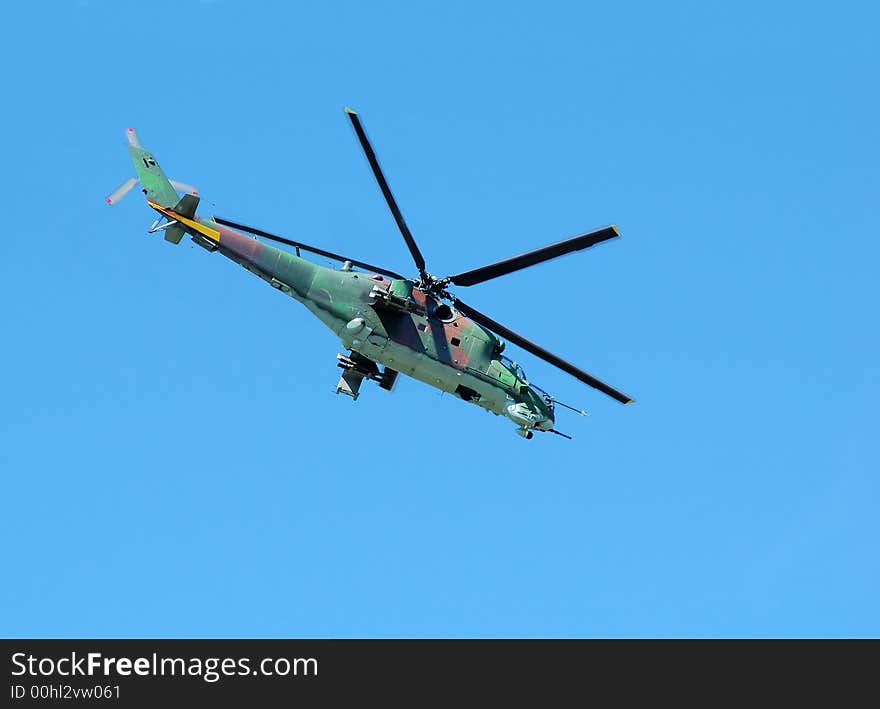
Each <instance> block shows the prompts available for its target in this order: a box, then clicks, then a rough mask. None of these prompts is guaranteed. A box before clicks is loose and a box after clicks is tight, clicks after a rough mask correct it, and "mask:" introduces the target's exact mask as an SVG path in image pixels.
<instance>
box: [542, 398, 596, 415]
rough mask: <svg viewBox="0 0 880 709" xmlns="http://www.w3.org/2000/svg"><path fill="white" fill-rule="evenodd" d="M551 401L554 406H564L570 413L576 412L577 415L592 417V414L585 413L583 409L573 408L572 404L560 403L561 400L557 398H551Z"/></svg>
mask: <svg viewBox="0 0 880 709" xmlns="http://www.w3.org/2000/svg"><path fill="white" fill-rule="evenodd" d="M550 400H551V401H552V402H553V403H554V404H559V405H560V406H564V407H565V408H566V409H569V410H570V411H574V412H575V413H576V414H580V415H581V416H589V415H590V414H588V413H587V412H586V411H584V410H583V409H578V408H576V407H574V406H571V405H570V404H566V403H565V402H563V401H560V400H559V399H557V398H556V397H555V396H551V397H550Z"/></svg>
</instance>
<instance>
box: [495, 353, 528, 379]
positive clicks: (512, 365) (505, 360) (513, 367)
mask: <svg viewBox="0 0 880 709" xmlns="http://www.w3.org/2000/svg"><path fill="white" fill-rule="evenodd" d="M498 359H500V360H501V363H502V364H503V365H504V366H505V367H507V368H508V369H509V370H510V371H511V372H513V376H515V377H516V378H517V379H519V380H520V381H521V382H528V381H529V380H528V378H527V377H526V373H525V371H524V370H523V368H522V367H520V366H519V365H518V364H517V363H516V362H514V361H513V360H512V359H510V357H507V356H505V355H501V356H500V357H499V358H498Z"/></svg>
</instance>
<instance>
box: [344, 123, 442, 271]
mask: <svg viewBox="0 0 880 709" xmlns="http://www.w3.org/2000/svg"><path fill="white" fill-rule="evenodd" d="M345 113H346V114H347V115H348V117H349V118H350V119H351V124H352V125H353V126H354V132H355V133H357V137H358V140H359V141H360V143H361V147H362V148H363V149H364V153H365V154H366V156H367V161H368V162H369V163H370V167H371V168H372V170H373V175H375V176H376V182H378V183H379V189H380V190H382V195H383V196H384V197H385V201H386V202H387V203H388V208H389V209H390V210H391V214H392V215H393V216H394V221H395V222H397V228H398V229H400V233H401V234H403V239H404V241H406V245H407V247H409V252H410V253H411V254H412V257H413V261H415V263H416V268H417V269H419V275H420V276H421V277H422V279H425V278H426V276H427V275H428V274H427V271H426V270H425V257H424V256H422V252H421V251H419V247H418V245H417V244H416V240H415V239H413V235H412V234H411V233H410V231H409V227H408V226H407V225H406V222H405V221H404V219H403V214H401V213H400V207H398V206H397V201H396V200H395V199H394V195H393V194H391V188H390V187H389V186H388V182H387V181H386V180H385V175H384V174H383V173H382V168H381V167H379V160H378V159H377V158H376V153H375V151H374V150H373V146H372V145H370V141H369V139H368V138H367V134H366V133H365V132H364V127H363V126H362V125H361V119H360V118H358V114H357V113H355V112H354V111H352V110H351V109H350V108H346V109H345Z"/></svg>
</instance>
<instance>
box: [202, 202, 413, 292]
mask: <svg viewBox="0 0 880 709" xmlns="http://www.w3.org/2000/svg"><path fill="white" fill-rule="evenodd" d="M214 221H215V222H217V223H218V224H223V225H224V226H228V227H232V228H233V229H240V230H241V231H246V232H248V233H249V234H254V235H256V236H261V237H263V238H264V239H269V240H270V241H277V242H278V243H279V244H287V245H288V246H293V247H295V248H297V249H300V250H302V251H308V252H309V253H312V254H317V255H318V256H325V257H326V258H332V259H334V260H336V261H351V262H352V263H353V264H354V265H355V266H360V267H361V268H363V269H365V270H367V271H370V272H371V273H381V274H382V275H383V276H388V277H389V278H397V279H403V276H401V275H400V274H399V273H395V272H394V271H389V270H388V269H386V268H379V267H378V266H373V265H371V264H369V263H366V262H364V261H355V260H354V259H353V258H349V257H348V256H341V255H340V254H334V253H333V252H332V251H325V250H324V249H318V248H315V247H314V246H309V245H308V244H303V243H302V242H300V241H293V240H292V239H285V238H284V237H283V236H278V235H277V234H271V233H269V232H268V231H263V230H262V229H255V228H254V227H250V226H245V225H244V224H239V223H238V222H233V221H230V220H229V219H223V218H222V217H214Z"/></svg>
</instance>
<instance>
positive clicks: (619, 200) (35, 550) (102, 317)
mask: <svg viewBox="0 0 880 709" xmlns="http://www.w3.org/2000/svg"><path fill="white" fill-rule="evenodd" d="M769 5H770V6H768V4H767V3H758V2H754V3H723V2H717V3H707V2H687V3H668V4H665V5H663V6H661V5H659V4H648V3H632V2H616V3H575V2H570V3H566V2H558V3H554V2H547V3H516V2H514V3H509V2H505V3H477V4H474V3H469V2H449V1H448V0H445V1H444V2H437V3H418V2H416V3H405V4H404V3H387V2H386V3H370V4H363V3H355V2H336V3H319V2H310V3H260V2H256V3H243V2H242V3H236V2H226V1H223V0H218V1H217V2H201V3H198V2H174V3H170V2H150V3H143V2H141V3H134V2H113V3H111V2H98V1H96V0H93V1H91V2H86V1H83V2H78V3H73V2H71V3H55V4H50V3H6V4H5V5H4V7H3V9H2V10H0V15H2V20H3V23H4V27H5V28H6V33H5V40H4V43H3V45H2V47H0V59H2V61H3V64H4V66H5V67H6V72H4V76H5V80H4V84H5V91H4V93H5V96H6V101H5V105H6V109H5V110H4V111H3V113H2V116H0V122H2V129H3V130H2V133H3V135H4V136H5V138H6V139H5V140H4V169H3V171H2V172H0V185H2V193H3V195H4V209H3V212H4V222H5V229H4V231H5V236H4V240H5V248H4V250H3V256H4V257H3V259H2V262H0V284H2V285H0V288H2V293H3V302H4V303H5V305H6V307H5V308H4V310H3V312H4V325H5V327H4V333H5V341H4V342H5V346H4V347H3V348H2V350H0V364H2V366H3V371H4V372H5V373H6V376H5V377H4V386H3V392H4V394H3V397H2V401H3V406H2V407H0V441H2V446H0V469H2V471H3V475H2V489H3V494H2V499H3V502H4V505H3V508H4V510H3V515H2V516H0V549H2V571H0V581H2V583H0V634H2V635H7V636H38V637H39V636H61V637H64V636H86V637H131V636H170V637H203V636H204V637H214V636H217V637H220V636H225V637H239V636H241V637H263V636H265V637H278V636H280V637H361V636H365V637H434V636H441V637H445V636H452V637H507V636H514V637H532V636H538V637H542V636H546V637H559V636H561V637H569V636H573V637H594V636H597V637H607V636H612V637H630V636H648V637H654V636H674V637H678V636H685V637H689V636H710V637H715V636H771V637H775V636H876V635H878V634H880V611H878V605H877V598H878V595H880V562H878V554H877V542H878V536H880V535H878V533H880V522H878V514H877V513H878V493H880V489H878V482H877V474H878V471H880V465H878V463H880V455H878V446H877V429H878V425H877V424H878V417H877V410H876V406H877V404H876V402H877V401H878V399H880V397H878V394H880V365H878V362H880V335H878V329H877V263H878V257H880V247H878V219H877V194H878V188H880V180H878V171H877V165H878V157H880V156H878V139H880V130H878V125H880V121H878V118H880V101H878V94H877V91H876V78H877V75H878V70H880V49H878V45H877V42H876V32H875V28H876V27H877V23H878V20H880V17H878V11H877V9H876V7H874V5H873V4H871V3H867V2H864V3H848V2H838V3H834V4H833V5H828V6H825V7H820V6H818V5H815V4H813V5H810V4H808V6H804V4H803V3H785V2H780V3H772V4H769ZM404 6H405V9H404ZM345 105H350V106H353V107H355V108H356V109H358V110H359V111H360V113H361V116H362V119H363V121H364V123H365V125H366V128H367V131H368V132H369V134H370V137H371V139H372V140H373V142H374V145H375V146H376V149H377V151H378V153H379V156H380V159H381V161H382V163H383V166H384V168H385V170H386V173H387V175H388V178H389V181H390V182H391V185H392V188H393V189H394V191H395V193H396V195H397V198H398V201H399V202H400V204H401V206H402V209H403V212H404V214H405V215H406V217H407V220H408V222H409V225H410V227H411V229H412V231H413V233H414V234H415V236H416V238H417V239H418V241H419V243H420V245H421V248H422V250H423V252H424V253H425V254H426V256H427V258H428V263H429V268H430V269H431V270H432V271H433V272H434V273H450V272H456V271H461V270H464V269H466V268H470V267H473V266H477V265H480V264H483V263H486V262H488V261H491V260H495V259H497V258H502V257H505V256H508V255H511V254H514V253H519V252H521V251H523V250H526V249H529V248H532V247H536V246H539V245H542V244H544V243H548V242H551V241H556V240H558V239H561V238H563V237H566V236H570V235H573V234H576V233H579V232H581V231H585V230H587V229H590V228H594V227H598V226H602V225H605V224H608V223H612V222H613V223H616V224H618V225H619V227H620V230H621V233H622V236H623V238H621V239H619V240H616V241H615V242H613V243H609V244H605V245H603V246H601V247H598V248H596V249H593V250H592V251H589V252H586V253H584V254H578V255H574V256H570V257H566V258H564V259H561V260H559V261H556V262H554V263H551V264H545V265H542V266H539V267H536V268H534V269H532V270H530V271H528V272H521V273H518V274H515V275H511V276H509V277H507V278H504V279H499V280H498V281H495V282H492V283H486V284H483V285H481V286H478V287H474V288H472V289H468V290H467V291H466V296H465V292H464V291H465V289H461V291H462V292H461V293H460V294H461V295H462V296H463V297H465V299H466V300H467V301H468V302H469V303H472V304H473V305H475V306H476V307H478V308H480V309H482V310H484V311H486V312H489V313H490V314H492V315H493V317H495V318H496V319H498V320H500V321H502V322H504V323H505V324H507V325H509V326H510V327H512V328H514V329H516V330H518V331H520V332H522V333H523V334H525V335H526V336H528V337H530V338H532V339H534V340H536V341H538V342H540V343H542V344H543V345H544V346H546V347H547V348H548V349H550V350H553V351H555V352H558V353H559V354H561V355H563V356H566V357H568V358H569V359H572V360H574V361H575V362H577V363H578V364H580V365H581V366H583V367H584V368H585V369H587V370H588V371H590V372H592V373H594V374H596V375H597V376H600V377H601V378H603V379H605V380H606V381H608V382H609V383H611V384H612V385H614V386H617V387H619V388H621V389H622V390H624V391H626V392H627V393H630V394H632V395H633V396H634V397H635V398H636V400H637V402H636V404H635V405H633V406H628V407H622V406H620V405H619V404H617V403H615V402H614V401H612V400H610V399H606V398H605V397H603V396H602V395H600V394H598V393H597V392H594V391H593V390H591V389H589V388H587V387H584V386H583V385H581V384H579V383H578V382H576V381H575V380H573V379H571V378H570V377H568V376H567V375H565V374H564V373H562V372H558V371H555V370H553V369H552V368H551V367H549V366H547V365H545V364H543V363H541V362H539V361H536V360H535V359H534V358H533V357H531V356H529V355H526V354H523V355H522V356H521V357H519V359H520V361H521V362H522V363H523V365H524V366H525V368H526V371H527V372H528V373H529V375H530V377H531V379H532V380H533V381H535V382H537V383H539V384H540V385H542V386H544V387H545V388H547V389H549V390H550V391H552V392H554V393H556V394H557V395H558V396H559V397H560V398H562V399H563V400H568V401H571V402H573V403H575V404H577V405H579V406H584V407H586V408H587V409H588V410H589V411H590V412H591V414H592V415H591V417H590V418H588V419H580V418H579V417H576V416H574V415H570V416H569V415H567V414H566V413H562V414H561V415H560V417H559V422H558V427H559V428H560V429H562V430H563V431H566V432H568V433H570V434H572V435H573V436H574V440H573V441H570V442H569V441H565V440H563V439H560V438H558V437H550V436H542V437H539V438H536V439H535V440H533V441H528V442H527V441H524V440H522V439H520V438H519V437H517V436H516V435H514V427H513V426H512V425H511V424H510V422H508V421H506V420H504V419H500V418H496V417H494V416H491V415H488V414H486V413H484V412H482V411H480V410H479V409H476V408H475V407H469V406H467V405H465V404H463V403H462V402H460V401H457V400H454V399H452V398H450V397H448V396H445V397H441V396H439V394H438V393H437V392H436V391H434V390H432V389H429V388H427V387H425V386H424V385H421V384H418V383H416V382H414V381H412V380H401V381H400V382H399V383H398V386H397V389H396V391H395V392H394V394H393V395H390V396H389V395H388V394H387V393H385V392H383V391H381V390H379V389H377V388H370V389H367V390H365V392H364V393H363V394H362V396H361V398H360V399H359V400H358V401H357V402H356V403H353V402H351V401H349V400H347V399H343V398H342V397H337V396H335V395H334V394H333V391H334V387H335V383H336V379H337V377H338V370H337V369H336V367H335V359H334V355H335V354H336V353H337V352H339V351H340V346H339V344H338V342H336V341H334V338H333V336H332V335H331V333H330V332H329V331H328V330H325V329H324V328H323V326H321V325H320V324H319V323H318V322H317V321H316V320H315V319H313V318H312V317H311V316H310V315H309V314H308V312H307V311H306V310H305V309H303V308H302V307H300V306H298V305H297V304H296V303H293V302H292V301H290V300H289V299H285V298H282V297H281V296H279V295H278V294H277V293H275V292H273V291H272V290H271V289H269V288H268V287H267V286H266V285H265V284H263V283H262V282H260V281H259V280H257V279H255V278H253V277H251V276H249V275H248V274H246V273H245V272H244V271H242V269H240V268H238V267H237V266H235V265H234V264H231V263H230V262H227V261H225V260H223V259H222V258H221V257H219V256H217V255H211V256H209V255H208V254H207V253H205V252H204V251H202V250H200V249H197V248H195V247H192V245H191V243H190V242H188V241H187V242H183V243H182V244H181V246H179V247H173V246H171V245H169V244H167V243H166V242H163V241H162V240H161V239H158V238H156V237H153V236H147V235H146V234H145V230H146V228H147V227H148V226H149V223H150V222H151V221H152V219H153V216H152V214H151V213H150V211H149V210H148V208H147V207H146V205H144V204H143V202H142V201H141V200H139V199H138V196H137V194H136V193H133V194H132V196H131V197H130V198H129V199H127V200H126V201H125V202H123V203H122V204H121V205H119V206H118V207H114V208H109V207H107V206H106V205H105V204H104V196H105V195H106V194H107V193H108V192H109V191H110V190H111V189H112V188H113V187H115V186H116V185H117V184H119V183H120V182H121V181H122V180H123V179H125V178H126V177H128V176H129V174H130V173H131V166H130V163H129V162H128V157H127V154H126V152H125V150H124V135H123V132H124V129H125V128H126V127H127V126H129V125H134V126H136V127H137V129H138V130H139V132H140V135H141V138H142V140H143V142H144V144H145V145H146V146H147V147H149V148H150V149H151V150H153V151H154V152H155V154H156V156H157V158H158V159H159V161H160V162H161V164H162V165H163V167H164V168H165V169H166V171H167V172H168V173H169V174H170V175H172V176H173V177H175V178H177V179H179V180H182V181H185V182H190V183H193V184H196V185H197V186H198V187H199V188H200V190H201V193H202V195H203V207H202V209H203V211H205V212H208V213H210V212H214V213H216V214H218V215H221V216H225V217H227V218H232V219H239V220H242V221H245V222H250V223H253V224H256V225H259V226H262V227H263V228H265V229H269V230H274V231H277V232H281V233H284V234H287V235H288V236H290V237H292V238H298V239H301V240H304V241H310V242H313V243H316V244H319V245H322V246H324V247H325V248H328V249H331V250H336V251H340V252H344V253H349V254H351V255H352V256H354V257H356V258H360V259H363V260H367V261H371V262H374V263H382V264H384V265H386V266H387V267H389V268H391V269H392V270H401V269H403V270H404V271H405V272H410V271H412V270H413V269H412V268H411V267H410V265H409V261H408V255H407V253H406V250H405V247H404V245H403V242H402V240H401V239H400V236H399V234H398V233H397V231H396V229H395V227H394V224H393V221H392V220H391V217H390V215H389V214H388V212H387V208H386V207H385V205H384V203H383V202H382V199H381V196H380V194H379V191H378V189H377V188H376V185H375V183H374V181H373V178H372V176H371V175H370V173H369V169H368V167H367V165H366V161H365V160H364V158H363V156H362V154H361V153H360V151H359V149H358V146H357V143H356V139H355V137H354V135H353V132H352V130H351V128H350V126H349V125H348V123H347V121H346V119H345V116H344V114H343V112H342V108H343V106H345Z"/></svg>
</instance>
